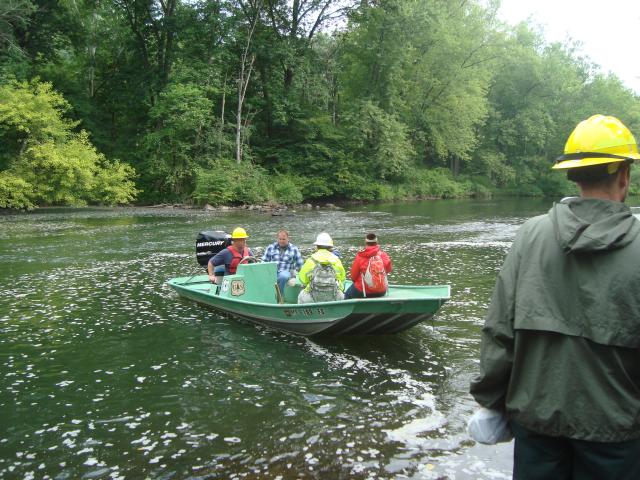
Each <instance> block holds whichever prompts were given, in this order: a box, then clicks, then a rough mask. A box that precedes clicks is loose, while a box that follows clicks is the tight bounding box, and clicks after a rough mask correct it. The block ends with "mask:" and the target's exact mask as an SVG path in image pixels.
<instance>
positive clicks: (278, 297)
mask: <svg viewBox="0 0 640 480" xmlns="http://www.w3.org/2000/svg"><path fill="white" fill-rule="evenodd" d="M275 287H276V298H277V299H278V303H284V298H283V297H282V292H281V291H280V285H278V282H276V283H275Z"/></svg>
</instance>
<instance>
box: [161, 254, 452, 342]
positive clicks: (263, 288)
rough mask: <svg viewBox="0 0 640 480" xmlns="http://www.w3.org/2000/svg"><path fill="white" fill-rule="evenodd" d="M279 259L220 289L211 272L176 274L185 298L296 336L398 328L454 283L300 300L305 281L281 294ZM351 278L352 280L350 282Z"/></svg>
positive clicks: (424, 312) (240, 273)
mask: <svg viewBox="0 0 640 480" xmlns="http://www.w3.org/2000/svg"><path fill="white" fill-rule="evenodd" d="M275 279H276V264H275V263H252V264H241V265H238V270H237V272H236V274H235V275H228V276H225V277H224V280H223V281H222V284H221V285H220V288H218V287H217V286H216V285H212V284H211V283H210V282H209V278H208V276H207V275H199V276H195V277H182V278H173V279H171V280H169V282H168V283H169V285H170V286H171V287H172V288H173V289H174V290H175V291H176V292H177V293H178V294H179V295H180V296H182V297H185V298H188V299H190V300H195V301H196V302H198V303H202V304H204V305H208V306H210V307H213V308H215V309H216V310H220V311H222V312H226V313H230V314H233V315H237V316H240V317H243V318H245V319H248V320H250V321H252V322H255V323H259V324H261V325H266V326H268V327H272V328H276V329H278V330H283V331H285V332H289V333H294V334H297V335H304V336H311V335H329V336H336V335H382V334H392V333H398V332H401V331H403V330H406V329H408V328H410V327H412V326H414V325H416V324H417V323H419V322H422V321H424V320H427V319H429V318H431V317H433V315H434V314H435V313H436V312H437V311H438V310H439V309H440V306H441V305H442V304H443V303H444V302H446V301H447V300H449V298H450V294H451V291H450V287H449V285H438V286H404V285H389V291H388V293H387V295H385V296H384V297H380V298H367V299H357V300H342V301H337V302H322V303H306V304H301V305H298V304H297V298H298V293H300V289H301V285H299V284H296V285H294V286H290V285H287V286H286V287H285V291H284V292H282V296H280V295H279V292H278V288H277V284H276V282H275ZM348 286H349V282H347V287H348Z"/></svg>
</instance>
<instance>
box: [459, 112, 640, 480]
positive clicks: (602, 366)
mask: <svg viewBox="0 0 640 480" xmlns="http://www.w3.org/2000/svg"><path fill="white" fill-rule="evenodd" d="M637 159H640V155H639V154H638V147H637V144H636V141H635V139H634V137H633V135H632V134H631V132H630V131H629V130H628V129H627V127H626V126H625V125H623V124H622V122H620V120H618V119H617V118H614V117H608V116H604V115H594V116H592V117H590V118H589V119H587V120H584V121H583V122H581V123H579V124H578V126H577V127H576V128H575V130H574V131H573V133H572V134H571V135H570V136H569V139H568V140H567V143H566V146H565V150H564V155H562V156H561V157H559V158H558V159H557V160H556V163H555V165H554V166H553V168H554V169H555V170H559V171H563V170H564V171H566V172H567V176H568V178H569V179H570V180H573V181H574V182H576V183H577V185H578V188H579V190H580V196H579V197H571V198H566V199H563V200H562V201H560V202H559V203H556V204H554V205H553V207H552V208H551V210H550V211H549V213H547V214H546V215H542V216H539V217H535V218H532V219H530V220H528V221H527V222H525V223H524V225H523V226H522V227H521V228H520V230H519V231H518V233H517V234H516V238H515V240H514V242H513V245H512V247H511V250H510V251H509V253H508V255H507V257H506V259H505V262H504V265H503V266H502V269H501V271H500V274H499V275H498V280H497V282H496V286H495V289H494V292H493V296H492V299H491V304H490V306H489V310H488V313H487V317H486V322H485V326H484V328H483V330H482V347H481V356H480V375H479V376H478V377H476V378H475V379H474V380H473V381H472V382H471V388H470V392H471V394H472V395H473V397H474V398H475V399H476V401H477V402H478V403H479V404H480V405H481V406H482V407H484V408H485V409H491V410H494V411H496V412H498V413H502V414H503V416H504V418H506V420H508V422H509V425H510V427H511V431H512V433H513V436H514V437H515V445H514V471H513V473H514V478H516V479H520V478H527V479H551V478H553V479H560V478H562V479H564V478H566V479H576V478H593V479H637V478H640V235H639V234H640V221H638V219H636V218H635V217H634V216H633V215H632V214H631V211H630V210H629V208H628V207H627V206H625V205H624V203H623V202H624V200H625V198H626V195H627V192H628V189H629V182H630V168H631V164H632V163H633V161H634V160H637ZM474 417H475V415H474ZM470 431H471V423H470Z"/></svg>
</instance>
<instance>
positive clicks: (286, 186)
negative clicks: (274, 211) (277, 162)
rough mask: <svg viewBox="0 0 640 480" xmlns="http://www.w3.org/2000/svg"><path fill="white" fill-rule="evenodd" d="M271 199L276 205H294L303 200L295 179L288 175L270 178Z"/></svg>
mask: <svg viewBox="0 0 640 480" xmlns="http://www.w3.org/2000/svg"><path fill="white" fill-rule="evenodd" d="M271 182H272V183H271V185H272V191H273V197H274V199H275V200H276V201H277V202H278V203H282V204H285V205H295V204H298V203H301V202H302V201H303V200H304V197H303V196H302V189H301V187H300V185H299V183H298V182H296V177H293V176H290V175H277V176H275V177H273V178H271Z"/></svg>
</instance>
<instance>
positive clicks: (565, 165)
mask: <svg viewBox="0 0 640 480" xmlns="http://www.w3.org/2000/svg"><path fill="white" fill-rule="evenodd" d="M629 160H640V155H637V154H635V153H634V154H631V155H629V157H628V158H621V159H619V160H618V159H612V158H611V157H609V158H597V157H595V158H580V159H575V160H564V161H562V162H558V163H556V164H555V165H554V166H553V167H551V169H552V170H567V169H569V168H580V167H590V166H592V165H602V164H603V163H618V162H627V161H629Z"/></svg>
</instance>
